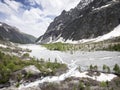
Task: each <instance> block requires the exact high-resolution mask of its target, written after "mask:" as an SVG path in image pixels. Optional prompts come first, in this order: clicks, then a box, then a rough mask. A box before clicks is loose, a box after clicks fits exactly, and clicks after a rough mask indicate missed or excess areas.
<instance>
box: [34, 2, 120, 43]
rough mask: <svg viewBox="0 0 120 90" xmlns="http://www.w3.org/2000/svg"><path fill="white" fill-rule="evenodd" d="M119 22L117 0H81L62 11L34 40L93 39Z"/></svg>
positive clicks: (119, 3) (110, 29)
mask: <svg viewBox="0 0 120 90" xmlns="http://www.w3.org/2000/svg"><path fill="white" fill-rule="evenodd" d="M119 24H120V1H119V0H81V1H80V3H79V4H78V5H77V6H76V7H75V8H74V9H71V10H70V11H65V10H64V11H63V12H62V13H61V15H59V16H58V17H56V18H55V19H54V21H53V22H52V23H51V24H50V25H49V27H48V29H47V31H46V32H45V33H44V35H42V36H40V37H39V38H38V39H37V40H36V42H38V43H49V42H56V41H64V42H65V41H67V40H71V41H78V40H82V39H93V38H97V37H98V36H102V35H105V34H107V33H109V32H111V31H112V30H113V29H114V28H115V27H117V26H118V25H119Z"/></svg>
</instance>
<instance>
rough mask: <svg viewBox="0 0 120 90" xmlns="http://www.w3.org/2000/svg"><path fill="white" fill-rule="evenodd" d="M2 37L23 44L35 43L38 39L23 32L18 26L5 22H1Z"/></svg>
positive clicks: (0, 35)
mask: <svg viewBox="0 0 120 90" xmlns="http://www.w3.org/2000/svg"><path fill="white" fill-rule="evenodd" d="M0 39H1V40H7V41H11V42H15V43H22V44H28V43H34V42H35V40H36V38H35V37H34V36H32V35H28V34H25V33H22V32H20V31H19V30H18V29H17V28H16V27H13V26H10V25H8V24H6V23H3V22H0Z"/></svg>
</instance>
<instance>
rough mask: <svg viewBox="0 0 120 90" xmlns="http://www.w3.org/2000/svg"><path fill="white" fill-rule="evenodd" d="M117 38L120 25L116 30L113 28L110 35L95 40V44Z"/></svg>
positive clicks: (119, 33) (119, 32)
mask: <svg viewBox="0 0 120 90" xmlns="http://www.w3.org/2000/svg"><path fill="white" fill-rule="evenodd" d="M119 36H120V25H118V26H117V27H116V28H114V30H113V31H111V32H110V33H108V34H105V35H103V36H101V37H98V38H96V40H95V42H99V41H103V40H107V39H112V38H115V37H119Z"/></svg>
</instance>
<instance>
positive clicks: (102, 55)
mask: <svg viewBox="0 0 120 90" xmlns="http://www.w3.org/2000/svg"><path fill="white" fill-rule="evenodd" d="M20 47H22V48H28V49H30V50H32V52H31V53H30V55H31V56H32V57H33V56H34V57H36V58H39V59H40V58H43V59H45V60H48V59H49V58H50V60H51V61H54V60H55V58H56V59H57V60H58V61H59V62H62V63H66V64H71V63H72V62H75V64H76V65H78V66H81V67H82V69H85V68H88V67H89V66H90V65H91V64H92V65H97V66H98V67H99V68H101V67H102V66H103V64H105V65H108V66H110V67H111V68H113V66H114V65H115V64H116V63H117V64H119V65H120V53H119V52H110V51H94V52H85V51H76V52H74V53H73V54H71V53H70V52H61V51H50V50H47V49H46V48H44V47H42V46H40V45H20Z"/></svg>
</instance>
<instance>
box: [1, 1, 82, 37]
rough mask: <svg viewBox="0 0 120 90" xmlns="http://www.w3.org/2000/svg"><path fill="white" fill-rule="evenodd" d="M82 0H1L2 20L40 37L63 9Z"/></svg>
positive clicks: (72, 6) (69, 7)
mask: <svg viewBox="0 0 120 90" xmlns="http://www.w3.org/2000/svg"><path fill="white" fill-rule="evenodd" d="M79 1H80V0H0V21H2V22H5V23H7V24H9V25H12V26H15V27H17V28H19V29H20V30H21V31H22V32H25V33H28V34H31V35H34V36H36V37H39V36H40V35H42V34H44V32H45V31H46V29H47V27H48V25H49V24H50V22H52V21H53V19H54V18H55V17H56V16H58V15H59V14H60V13H61V12H62V11H63V10H67V11H68V10H70V9H71V8H74V7H75V6H76V5H77V4H78V3H79Z"/></svg>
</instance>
